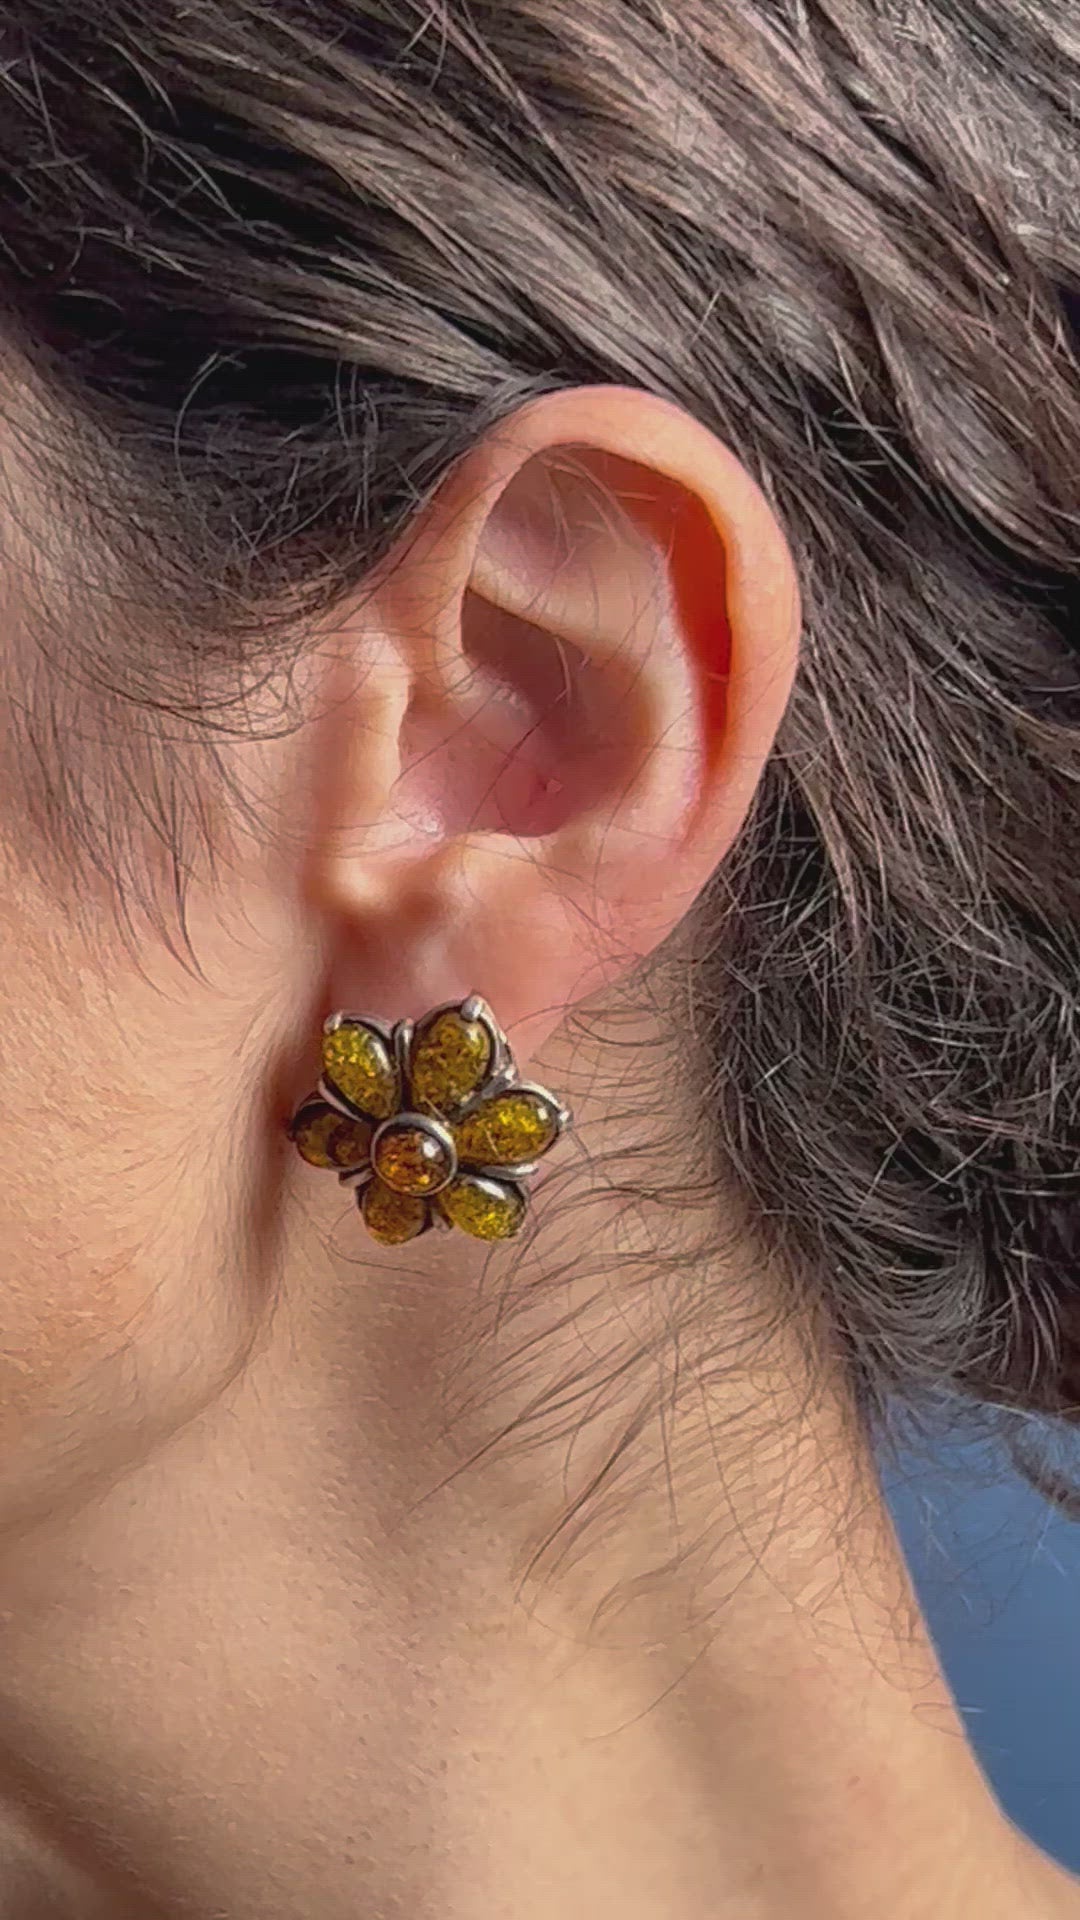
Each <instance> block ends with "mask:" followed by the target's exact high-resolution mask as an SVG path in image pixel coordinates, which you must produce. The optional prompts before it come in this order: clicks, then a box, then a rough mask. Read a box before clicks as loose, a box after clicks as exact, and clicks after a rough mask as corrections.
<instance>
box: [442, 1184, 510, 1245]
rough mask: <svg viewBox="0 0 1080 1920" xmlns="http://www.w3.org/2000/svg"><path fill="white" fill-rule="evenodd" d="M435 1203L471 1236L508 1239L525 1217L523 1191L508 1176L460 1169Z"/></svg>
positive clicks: (453, 1222)
mask: <svg viewBox="0 0 1080 1920" xmlns="http://www.w3.org/2000/svg"><path fill="white" fill-rule="evenodd" d="M435 1205H436V1206H437V1207H438V1208H439V1209H440V1211H441V1212H442V1213H444V1214H445V1215H446V1218H447V1219H448V1220H449V1221H451V1222H452V1224H453V1225H454V1226H455V1227H460V1228H461V1230H462V1232H463V1233H471V1234H472V1236H473V1238H474V1240H510V1239H512V1238H513V1236H514V1234H515V1233H516V1232H517V1231H518V1228H519V1227H520V1226H521V1223H522V1221H523V1220H524V1218H525V1195H524V1194H523V1193H522V1191H521V1189H520V1187H515V1186H514V1185H513V1184H512V1183H511V1182H510V1181H509V1180H487V1179H484V1177H483V1176H482V1175H481V1174H479V1173H459V1174H458V1177H457V1179H456V1180H452V1181H451V1183H450V1185H449V1186H448V1187H446V1188H445V1189H444V1191H443V1192H442V1193H440V1195H439V1197H438V1199H437V1200H436V1202H435Z"/></svg>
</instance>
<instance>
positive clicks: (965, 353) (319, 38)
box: [0, 0, 1080, 1414]
mask: <svg viewBox="0 0 1080 1920" xmlns="http://www.w3.org/2000/svg"><path fill="white" fill-rule="evenodd" d="M0 35H2V37H0V338H2V339H3V340H4V342H5V346H4V356H5V361H6V365H7V369H8V373H9V375H10V379H9V382H8V396H9V397H8V399H7V402H6V411H7V414H8V417H9V427H10V428H11V429H12V432H11V434H10V436H9V443H10V446H11V447H13V448H14V449H15V451H14V452H13V453H9V454H8V455H6V456H5V460H4V469H5V478H6V481H7V500H6V513H7V518H8V520H9V522H10V523H11V529H12V530H11V533H10V537H9V540H8V545H9V546H10V548H11V552H12V555H15V556H16V557H19V558H20V564H21V573H20V575H19V578H20V582H21V587H20V594H21V599H22V601H23V602H24V604H25V606H26V607H27V608H28V609H29V610H30V613H31V615H32V620H31V628H32V631H33V632H34V634H35V639H36V644H37V646H38V648H39V651H40V653H41V655H42V656H43V657H44V658H45V659H46V660H47V661H48V662H49V684H48V698H47V699H46V698H45V697H44V696H42V697H40V698H37V697H33V696H31V695H27V694H26V691H25V686H24V687H23V688H22V691H21V693H20V698H19V706H18V711H19V714H20V724H21V727H22V737H23V744H24V748H25V753H24V768H23V771H24V775H25V781H26V790H27V794H28V796H29V801H30V805H31V808H32V812H33V814H34V816H40V817H41V821H42V824H43V825H44V826H45V827H47V829H48V832H49V834H50V835H51V836H52V837H53V839H54V841H55V840H63V841H64V842H65V845H66V846H67V847H68V848H69V849H70V847H71V845H72V843H73V841H74V839H75V838H76V836H77V840H78V846H77V851H78V852H79V854H80V855H81V856H82V857H83V858H84V859H86V860H89V861H92V862H96V863H98V864H99V865H106V866H107V867H108V868H109V870H110V872H112V873H113V875H114V877H115V876H116V875H122V876H123V884H124V887H126V888H127V889H132V888H135V887H137V886H138V885H139V884H140V881H139V871H140V864H139V860H138V858H137V857H136V855H135V854H134V853H132V854H131V856H130V858H128V857H127V855H126V854H125V852H124V849H123V848H122V847H121V846H120V845H119V842H118V834H119V828H118V826H117V822H118V821H121V820H123V821H130V820H131V819H132V818H134V817H136V815H137V814H138V812H139V811H140V810H141V811H142V813H143V814H144V815H150V816H152V818H151V821H150V824H151V825H153V826H154V828H155V830H156V832H157V833H158V834H159V835H160V834H161V833H162V832H164V834H165V837H166V840H167V842H168V844H169V845H170V847H171V848H172V856H173V860H174V864H175V866H176V870H177V873H178V874H180V875H181V877H182V869H183V866H184V862H185V860H186V858H187V857H188V856H187V854H186V853H184V852H183V851H182V847H183V844H184V837H185V835H186V834H188V833H192V834H193V833H195V832H196V830H197V828H198V824H199V818H200V816H199V814H198V809H197V801H196V800H195V799H193V798H191V794H192V792H193V790H194V789H193V782H194V772H193V765H192V754H193V751H194V747H193V743H194V742H196V741H201V742H203V743H205V742H207V741H210V740H212V739H213V737H214V734H215V731H217V732H219V733H220V731H221V730H223V729H224V730H227V729H228V728H229V727H230V726H232V725H240V724H242V723H243V719H244V716H245V715H247V714H248V713H249V712H250V711H251V706H252V701H253V699H254V696H253V694H252V691H251V690H252V688H253V687H265V686H266V685H268V684H269V675H270V672H271V669H272V668H274V667H276V666H280V665H283V664H287V662H288V660H289V657H290V650H291V649H292V650H295V648H296V647H297V645H298V644H300V643H299V642H298V640H297V635H298V634H300V633H302V630H303V620H304V615H305V614H306V613H307V612H309V611H311V610H313V609H315V608H319V607H325V606H328V605H331V604H332V603H333V602H334V601H335V599H336V598H337V597H338V596H340V595H342V594H343V593H344V592H345V591H346V590H347V589H349V588H352V587H355V586H356V585H357V583H359V582H361V581H362V580H363V578H364V576H365V575H366V574H367V572H368V570H369V569H370V568H371V566H372V565H373V563H374V562H375V561H376V560H377V559H378V558H380V557H381V556H382V555H384V554H385V553H386V552H387V551H388V550H389V548H390V546H391V544H392V543H393V542H394V540H395V539H396V538H397V536H398V535H399V534H400V532H401V531H402V530H403V528H404V527H405V526H406V525H407V524H408V522H409V520H410V518H411V517H412V516H413V514H414V513H415V511H416V509H417V507H418V505H419V504H420V503H422V502H423V501H424V500H425V499H426V498H427V497H428V496H429V495H430V493H431V491H432V489H433V488H434V487H435V485H436V484H437V483H438V481H439V480H440V478H441V477H442V476H443V475H444V474H445V473H446V471H447V470H448V468H449V466H450V465H451V463H452V462H453V461H454V460H455V459H456V458H457V457H458V456H460V455H461V454H462V453H463V452H464V450H465V449H467V448H468V447H469V446H470V445H471V444H472V443H473V442H474V441H475V439H476V438H477V436H478V435H479V434H480V433H481V432H482V431H483V430H484V429H485V428H486V427H487V426H488V425H489V424H490V423H491V422H493V421H495V420H497V419H498V418H500V417H501V416H502V415H504V414H506V413H507V412H508V411H509V410H511V409H512V408H514V407H515V406H516V405H518V404H519V403H520V402H521V401H522V400H523V399H524V398H526V397H528V396H530V395H533V394H536V393H539V392H541V391H543V390H545V389H548V388H553V387H562V386H566V385H569V384H571V383H576V382H590V383H591V382H596V381H618V382H629V383H633V384H637V385H640V386H642V387H646V388H648V389H651V390H652V391H654V392H658V393H662V394H665V395H667V396H670V397H671V398H673V399H674V400H676V401H678V402H681V403H682V404H683V405H685V406H686V407H687V408H688V409H690V410H691V412H692V413H693V414H694V415H695V416H697V417H698V418H700V419H701V420H703V421H704V422H706V423H707V424H708V425H709V426H710V427H711V428H713V429H714V430H715V431H716V432H717V433H718V434H720V435H721V436H722V437H723V438H724V439H725V440H726V441H727V442H728V443H730V445H731V446H732V447H733V448H735V449H736V450H737V452H738V454H739V455H740V457H741V458H742V459H743V461H745V462H746V464H747V465H748V466H749V468H750V469H751V471H752V472H753V473H754V474H755V476H756V477H757V478H758V479H759V480H760V482H761V484H762V485H763V487H764V488H765V489H766V491H767V492H768V494H769V496H770V497H771V499H772V500H773V502H774V504H775V506H776V508H777V511H778V513H779V515H780V517H781V519H782V521H783V524H784V526H785V528H786V529H787V532H788V535H789V537H790V540H791V543H792V546H793V549H794V552H795V555H796V559H797V563H798V567H799V572H800V577H801V583H802V589H803V595H804V602H805V612H806V630H805V649H804V658H803V665H802V669H801V673H800V677H799V681H798V685H797V688H796V691H795V695H794V698H793V701H792V704H791V707H790V711H789V713H788V715H787V719H786V722H785V725H784V728H783V733H782V737H781V741H780V745H779V748H778V751H777V752H776V754H775V756H774V758H773V760H772V763H771V766H770V769H769V772H768V776H767V779H766V781H765V784H764V787H763V789H762V791H761V793H760V796H759V799H758V802H757V804H756V807H755V810H754V814H753V817H752V819H751V821H750V823H749V825H748V827H747V829H746V831H745V833H744V835H743V837H742V840H741V843H740V844H739V846H738V848H737V849H736V852H735V854H734V856H733V857H732V859H731V860H730V861H729V862H728V863H727V864H726V865H725V868H724V870H723V871H722V872H721V873H720V874H718V875H717V876H716V878H715V880H714V882H713V884H712V886H711V889H710V891H709V895H708V897H707V898H706V899H705V900H704V901H703V902H702V903H701V906H700V907H699V909H698V911H697V912H696V913H695V915H694V916H693V919H692V923H691V925H690V926H689V928H688V929H685V930H684V935H683V944H682V947H681V952H682V955H683V961H684V964H685V965H687V966H688V967H689V987H688V992H689V994H690V997H691V1001H692V1004H693V1008H694V1015H695V1018H694V1031H695V1033H696V1034H697V1035H698V1036H699V1038H703V1041H704V1043H705V1045H706V1047H707V1056H708V1057H707V1058H706V1059H702V1058H701V1057H698V1058H696V1059H695V1061H694V1063H693V1066H694V1071H695V1073H696V1074H697V1076H698V1078H699V1084H700V1085H701V1088H702V1092H703V1096H704V1097H705V1099H706V1100H707V1102H708V1105H709V1107H710V1109H711V1110H712V1111H713V1112H715V1114H716V1115H717V1116H718V1119H719V1124H720V1144H721V1149H722V1153H723V1160H724V1165H725V1168H726V1169H727V1172H728V1175H729V1177H730V1176H731V1175H734V1177H735V1179H736V1180H737V1183H738V1186H739V1189H740V1190H741V1192H742V1193H743V1194H744V1195H745V1196H746V1201H747V1205H748V1208H749V1209H750V1212H751V1215H752V1219H753V1223H754V1230H755V1232H756V1233H757V1234H758V1235H759V1236H760V1237H761V1238H762V1239H763V1240H764V1241H766V1242H767V1243H768V1245H769V1248H770V1251H771V1252H773V1253H775V1254H776V1255H778V1256H779V1260H780V1264H781V1265H782V1267H783V1268H784V1269H785V1270H786V1271H788V1272H789V1273H791V1274H797V1275H798V1278H799V1285H800V1287H801V1288H802V1289H803V1290H804V1292H806V1291H809V1292H810V1293H811V1294H812V1295H813V1296H814V1297H816V1298H817V1299H818V1300H819V1301H820V1303H821V1304H822V1305H823V1307H824V1308H825V1311H826V1313H827V1318H828V1322H829V1325H830V1327H831V1329H832V1330H833V1334H834V1336H835V1339H836V1340H837V1341H838V1342H839V1343H840V1346H841V1347H842V1349H843V1352H844V1354H845V1356H846V1358H847V1361H848V1363H849V1365H850V1369H851V1374H852V1378H853V1380H854V1381H855V1382H856V1384H857V1386H858V1388H859V1390H860V1394H861V1398H862V1401H863V1404H864V1406H865V1407H866V1408H867V1409H868V1410H874V1409H879V1408H880V1407H881V1406H882V1405H883V1404H884V1403H885V1402H887V1401H888V1399H889V1397H890V1396H891V1395H892V1394H893V1393H894V1392H899V1393H900V1394H901V1395H903V1396H905V1397H907V1398H909V1399H910V1400H912V1401H917V1400H918V1399H919V1397H920V1396H922V1395H924V1394H926V1393H933V1392H935V1391H937V1390H940V1389H942V1388H945V1389H948V1390H952V1389H954V1388H958V1389H960V1390H962V1391H963V1393H965V1394H967V1395H970V1396H972V1397H973V1398H976V1399H980V1400H985V1401H990V1402H993V1403H996V1404H997V1405H1000V1406H1004V1407H1015V1408H1018V1409H1025V1410H1035V1411H1044V1412H1051V1413H1056V1414H1076V1413H1077V1412H1078V1411H1080V1274H1078V1266H1077V1253H1078V1242H1080V1005H1078V995H1077V982H1078V978H1080V800H1078V793H1080V789H1078V779H1080V646H1078V635H1080V627H1078V611H1080V607H1078V599H1077V586H1078V580H1080V519H1078V515H1080V366H1078V362H1077V357H1076V353H1075V351H1074V345H1073V329H1072V319H1073V314H1074V302H1075V300H1076V297H1077V293H1078V289H1080V135H1078V132H1077V121H1076V106H1075V103H1076V98H1077V89H1078V87H1080V27H1078V26H1077V24H1076V22H1075V20H1074V19H1073V16H1072V15H1071V12H1070V10H1069V9H1068V8H1067V7H1063V6H1062V5H1061V3H1060V0H678V4H667V3H666V0H470V4H469V5H468V6H466V5H464V4H461V5H459V4H457V0H441V4H432V3H431V0H275V4H274V5H272V6H266V5H265V4H263V0H185V3H184V4H183V5H174V4H171V0H170V4H166V0H82V4H80V5H78V6H76V7H72V6H71V4H70V0H9V4H8V5H7V6H6V7H5V8H4V10H3V23H2V28H0ZM16 469H18V471H16ZM35 503H36V504H35ZM46 503H47V506H46ZM50 530H52V531H50ZM24 664H25V663H24ZM8 670H9V672H10V671H12V669H11V667H10V664H9V669H8ZM58 689H59V691H58ZM62 695H63V697H66V699H67V701H68V706H67V708H66V709H64V708H63V704H62ZM91 695H93V697H94V698H99V697H100V698H102V699H104V698H106V697H107V698H108V699H110V700H112V701H113V702H114V703H119V705H118V706H117V711H118V712H120V711H121V710H126V712H127V713H128V715H129V716H130V714H131V704H130V703H131V702H135V703H137V705H138V707H139V709H140V711H142V712H145V713H148V714H152V715H153V716H155V728H156V731H155V733H154V735H153V741H152V751H153V755H154V763H153V764H154V774H153V778H152V779H148V776H147V763H146V759H145V756H146V755H147V754H149V753H150V752H151V747H150V746H149V745H147V739H148V735H147V733H146V729H145V728H142V729H136V728H132V727H130V726H129V727H128V729H127V734H126V735H125V736H124V751H123V752H120V751H117V750H115V743H114V747H113V748H110V751H109V754H108V755H107V756H106V757H104V758H102V759H99V761H98V763H97V764H96V766H95V768H94V770H93V772H92V774H89V775H88V774H86V773H85V771H84V770H83V768H82V765H81V763H80V762H79V759H78V756H77V755H74V754H72V753H71V752H70V751H68V752H66V753H61V750H60V749H61V741H62V736H63V727H64V726H65V725H66V726H68V727H70V724H71V712H72V711H73V710H74V708H75V707H77V706H78V705H79V703H80V702H85V701H86V700H88V699H89V698H91ZM125 703H126V705H125ZM60 711H66V713H67V719H66V720H65V721H64V722H63V723H61V722H60V721H58V719H57V714H58V712H60ZM167 721H168V722H169V725H166V722H167ZM136 735H138V739H139V740H140V741H141V743H142V744H141V746H140V747H139V751H140V752H141V753H142V754H143V756H144V758H143V759H142V760H141V761H140V762H139V763H138V767H139V769H141V770H139V771H136V758H135V755H136V746H135V744H133V741H134V739H135V736H136ZM121 781H126V782H127V783H128V788H129V792H130V796H132V797H133V798H134V800H135V802H136V805H135V806H134V807H133V806H132V805H131V804H130V803H128V804H125V805H124V806H122V807H121V806H118V805H117V802H116V787H117V783H119V782H121Z"/></svg>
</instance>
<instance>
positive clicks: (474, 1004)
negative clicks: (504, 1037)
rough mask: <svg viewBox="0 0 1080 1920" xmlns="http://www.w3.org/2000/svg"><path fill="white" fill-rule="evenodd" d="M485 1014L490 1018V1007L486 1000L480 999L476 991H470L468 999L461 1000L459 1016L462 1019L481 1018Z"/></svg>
mask: <svg viewBox="0 0 1080 1920" xmlns="http://www.w3.org/2000/svg"><path fill="white" fill-rule="evenodd" d="M485 1014H486V1015H487V1017H488V1019H489V1020H490V1019H491V1009H490V1007H489V1006H488V1003H487V1001H486V1000H484V999H482V998H481V996H480V995H479V994H478V993H470V995H469V997H468V999H467V1000H463V1001H462V1003H461V1017H462V1019H463V1020H482V1019H483V1018H484V1015H485Z"/></svg>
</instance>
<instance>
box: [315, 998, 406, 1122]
mask: <svg viewBox="0 0 1080 1920" xmlns="http://www.w3.org/2000/svg"><path fill="white" fill-rule="evenodd" d="M323 1072H324V1074H325V1075H326V1078H327V1080H328V1081H329V1083H330V1085H331V1086H332V1087H333V1088H334V1091H335V1092H336V1093H341V1094H344V1096H345V1098H346V1100H348V1101H349V1102H350V1103H351V1105H352V1106H354V1107H359V1108H360V1111H361V1112H362V1113H366V1114H370V1115H371V1118H372V1119H373V1120H385V1119H387V1118H388V1117H389V1115H390V1114H392V1113H393V1111H394V1108H395V1107H396V1106H397V1104H398V1073H397V1068H396V1067H395V1065H394V1062H393V1059H392V1058H391V1054H390V1049H389V1047H388V1046H387V1044H386V1041H385V1040H384V1039H383V1037H382V1035H381V1034H380V1033H376V1032H375V1030H374V1028H373V1027H367V1026H364V1025H363V1024H362V1023H361V1022H360V1021H359V1020H347V1021H344V1022H343V1023H342V1025H341V1026H340V1027H335V1028H334V1030H333V1032H332V1033H327V1034H324V1035H323Z"/></svg>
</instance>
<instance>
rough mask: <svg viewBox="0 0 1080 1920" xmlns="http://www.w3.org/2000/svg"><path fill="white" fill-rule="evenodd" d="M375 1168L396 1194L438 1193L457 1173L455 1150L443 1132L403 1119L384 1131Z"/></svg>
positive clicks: (406, 1118) (374, 1162)
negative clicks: (455, 1172)
mask: <svg viewBox="0 0 1080 1920" xmlns="http://www.w3.org/2000/svg"><path fill="white" fill-rule="evenodd" d="M372 1164H373V1165H374V1168H375V1171H376V1173H377V1174H378V1175H379V1178H380V1179H381V1180H385V1182H386V1184H387V1186H388V1187H393V1189H394V1191H395V1192H396V1193H437V1192H438V1190H439V1188H440V1187H445V1185H446V1183H447V1181H448V1180H449V1179H450V1177H451V1175H452V1174H453V1173H454V1171H455V1161H454V1149H453V1147H452V1146H451V1145H450V1143H449V1141H448V1140H447V1139H446V1137H445V1133H443V1134H442V1137H441V1138H440V1129H438V1128H436V1127H432V1128H431V1129H429V1128H427V1127H423V1126H416V1125H412V1124H410V1121H409V1117H408V1115H403V1117H402V1119H401V1120H400V1121H397V1120H391V1121H390V1122H389V1123H388V1124H387V1125H386V1126H385V1127H383V1128H382V1129H381V1131H380V1133H379V1137H378V1139H377V1141H376V1142H375V1152H374V1155H373V1157H372Z"/></svg>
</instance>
